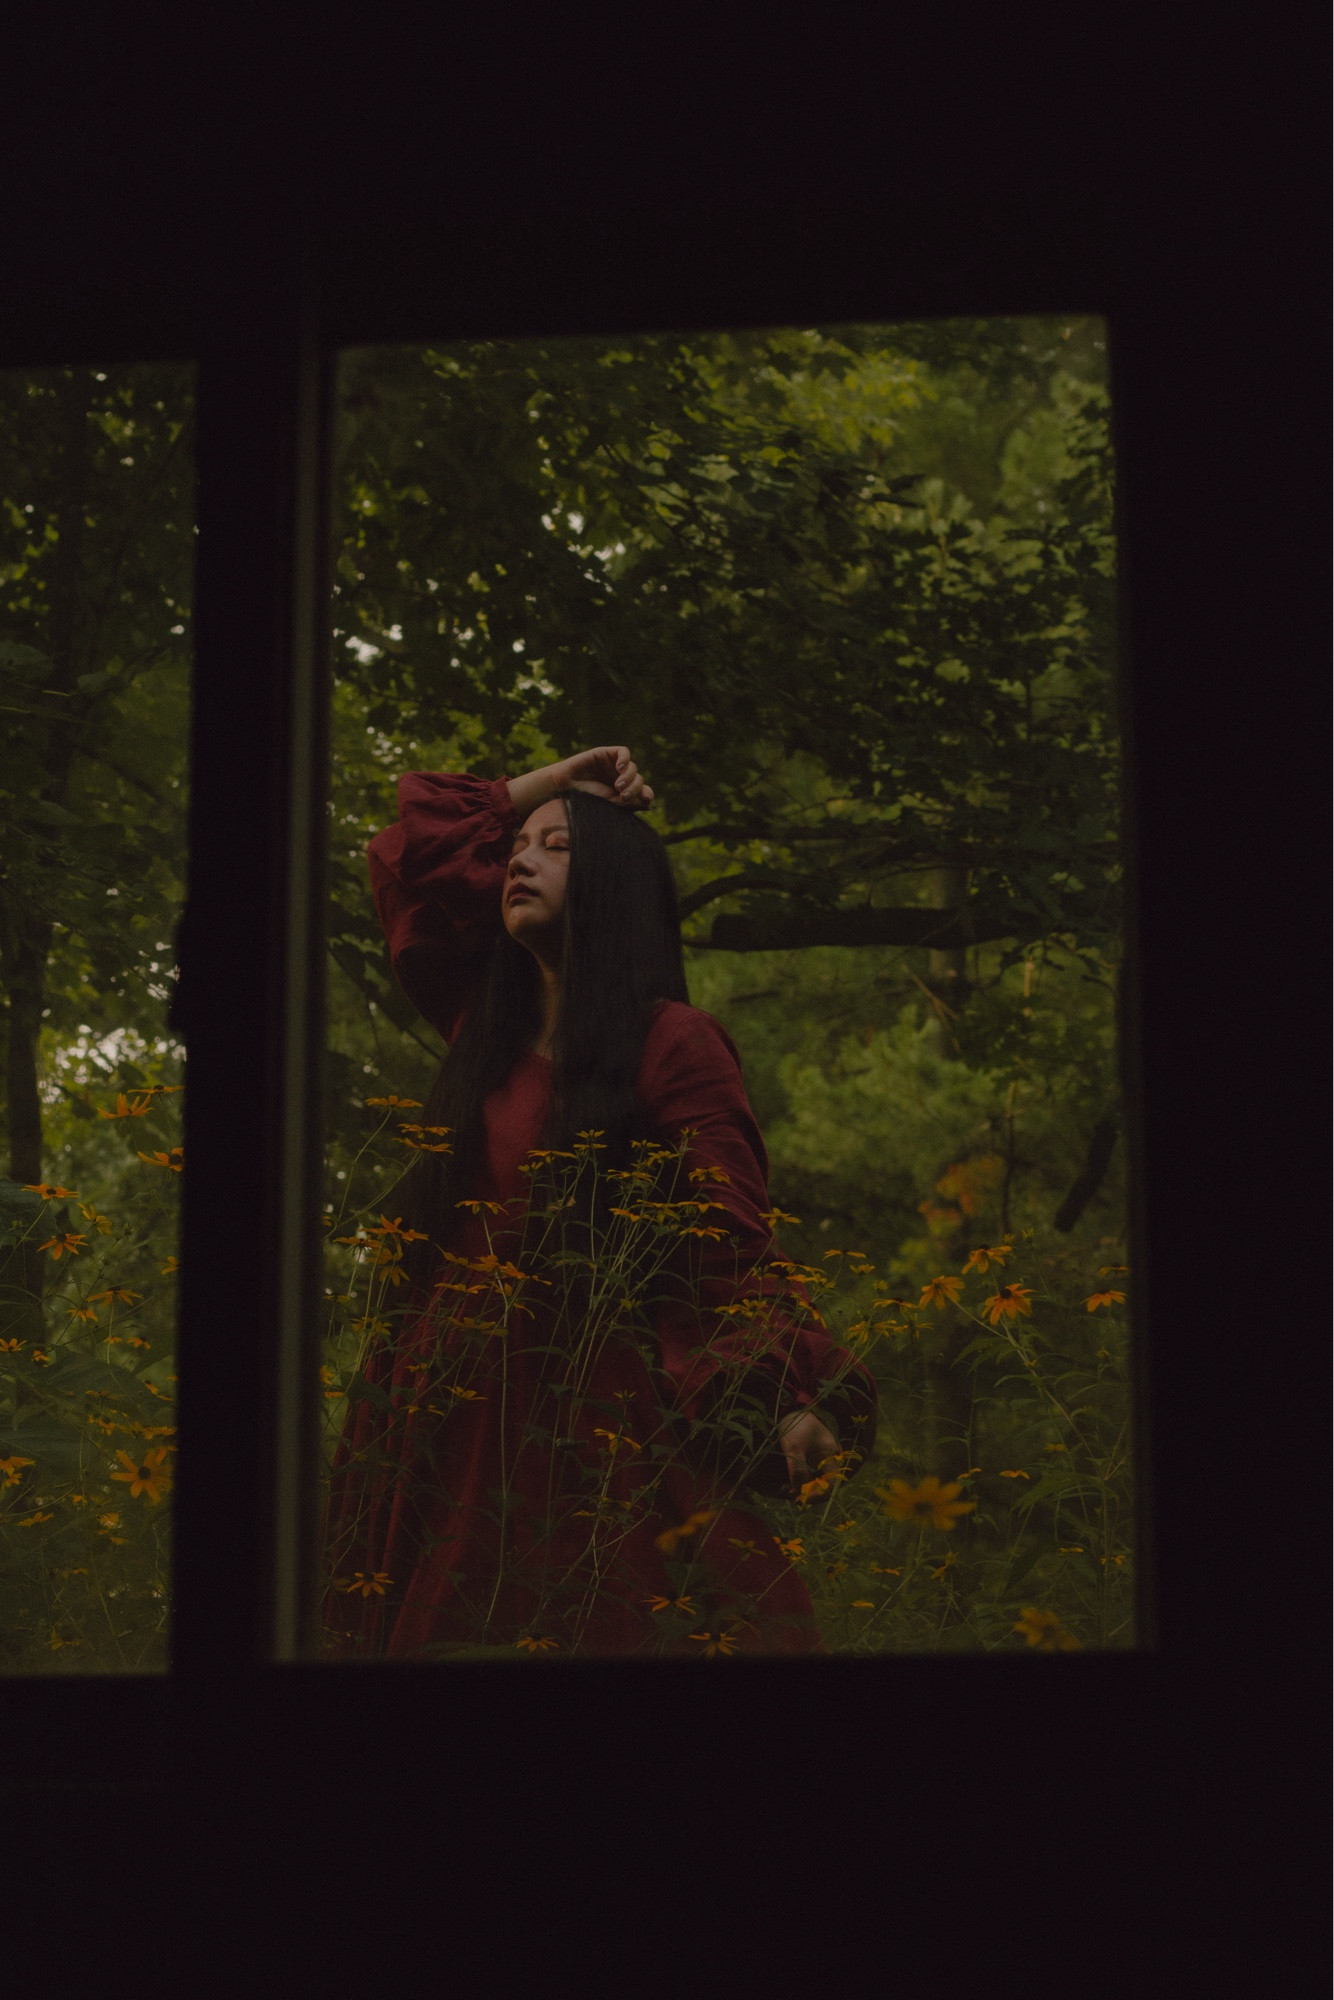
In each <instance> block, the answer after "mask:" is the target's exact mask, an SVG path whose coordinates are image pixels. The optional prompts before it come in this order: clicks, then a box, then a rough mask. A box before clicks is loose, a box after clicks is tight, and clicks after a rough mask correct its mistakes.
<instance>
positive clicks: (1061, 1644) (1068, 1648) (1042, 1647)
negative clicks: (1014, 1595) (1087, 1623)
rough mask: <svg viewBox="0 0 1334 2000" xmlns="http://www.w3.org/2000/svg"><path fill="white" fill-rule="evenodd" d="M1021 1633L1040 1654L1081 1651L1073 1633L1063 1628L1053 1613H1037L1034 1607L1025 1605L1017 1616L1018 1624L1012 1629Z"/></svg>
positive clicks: (1081, 1648)
mask: <svg viewBox="0 0 1334 2000" xmlns="http://www.w3.org/2000/svg"><path fill="white" fill-rule="evenodd" d="M1014 1630H1015V1631H1016V1632H1022V1633H1023V1635H1024V1637H1025V1639H1026V1640H1027V1641H1028V1643H1029V1645H1030V1646H1036V1647H1037V1649H1038V1651H1039V1652H1040V1653H1079V1652H1082V1651H1083V1647H1082V1646H1081V1645H1080V1642H1079V1640H1078V1639H1076V1637H1075V1635H1074V1633H1073V1632H1067V1631H1066V1629H1065V1626H1064V1625H1063V1624H1062V1623H1061V1621H1060V1619H1059V1618H1058V1616H1057V1615H1056V1613H1055V1612H1054V1611H1039V1610H1038V1608H1037V1606H1036V1605H1033V1604H1026V1605H1025V1606H1024V1608H1023V1610H1022V1611H1021V1612H1020V1614H1019V1622H1018V1624H1017V1625H1016V1626H1015V1627H1014Z"/></svg>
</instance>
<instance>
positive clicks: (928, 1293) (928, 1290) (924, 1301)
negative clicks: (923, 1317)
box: [917, 1278, 963, 1312]
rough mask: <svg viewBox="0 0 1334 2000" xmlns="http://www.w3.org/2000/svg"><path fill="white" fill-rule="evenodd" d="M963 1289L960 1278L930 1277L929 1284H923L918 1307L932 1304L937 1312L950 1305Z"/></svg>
mask: <svg viewBox="0 0 1334 2000" xmlns="http://www.w3.org/2000/svg"><path fill="white" fill-rule="evenodd" d="M962 1290H963V1279H962V1278H932V1280H931V1282H930V1284H927V1285H923V1287H922V1296H921V1298H920V1299H919V1300H918V1301H917V1304H918V1307H919V1308H920V1307H922V1306H934V1307H935V1308H936V1311H937V1312H941V1311H943V1309H944V1308H945V1307H946V1306H947V1305H952V1304H953V1303H954V1301H955V1299H957V1298H958V1296H959V1294H960V1292H961V1291H962Z"/></svg>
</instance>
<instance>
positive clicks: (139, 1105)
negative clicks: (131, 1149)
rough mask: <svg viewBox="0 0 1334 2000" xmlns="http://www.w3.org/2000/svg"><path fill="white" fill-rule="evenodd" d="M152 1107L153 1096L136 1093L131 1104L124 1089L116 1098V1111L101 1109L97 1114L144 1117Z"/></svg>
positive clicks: (117, 1116)
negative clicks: (142, 1095)
mask: <svg viewBox="0 0 1334 2000" xmlns="http://www.w3.org/2000/svg"><path fill="white" fill-rule="evenodd" d="M152 1108H153V1100H152V1098H151V1097H141V1096H139V1095H138V1094H136V1096H135V1099H134V1102H133V1104H131V1102H130V1100H129V1098H128V1097H126V1095H125V1093H124V1092H123V1091H122V1092H121V1093H120V1095H119V1096H118V1097H117V1099H116V1108H115V1110H114V1111H99V1112H98V1114H97V1115H98V1117H99V1118H142V1117H143V1116H144V1115H145V1113H146V1112H149V1111H151V1110H152ZM141 1157H142V1156H141Z"/></svg>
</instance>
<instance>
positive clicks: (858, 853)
mask: <svg viewBox="0 0 1334 2000" xmlns="http://www.w3.org/2000/svg"><path fill="white" fill-rule="evenodd" d="M339 424H340V437H339V447H340V464H339V473H338V499H339V505H340V510H341V514H340V520H339V525H338V530H337V535H338V541H337V551H336V599H335V607H334V627H335V660H336V687H335V698H334V699H335V722H334V758H333V817H332V883H333V900H332V912H331V936H330V951H331V954H332V959H333V966H332V969H331V982H332V1007H331V1037H330V1051H329V1102H328V1130H329V1153H328V1158H329V1182H328V1206H327V1222H328V1233H329V1238H330V1248H329V1258H328V1272H329V1277H328V1301H327V1303H328V1312H329V1319H328V1336H327V1351H326V1357H325V1367H324V1381H323V1385H322V1392H323V1396H324V1399H325V1407H326V1410H327V1439H326V1444H327V1451H326V1470H327V1478H328V1486H327V1493H326V1499H327V1507H328V1512H327V1516H326V1537H325V1551H326V1578H327V1584H326V1596H325V1600H324V1622H325V1628H326V1643H327V1651H328V1656H329V1657H330V1658H332V1659H347V1658H367V1657H386V1656H387V1657H390V1658H412V1659H450V1658H463V1657H479V1656H483V1657H497V1658H502V1657H503V1658H511V1659H513V1658H525V1657H527V1658H537V1657H556V1656H561V1657H568V1656H571V1655H575V1656H578V1655H584V1656H593V1655H599V1654H601V1655H611V1656H636V1657H640V1656H642V1657H651V1656H654V1655H656V1654H659V1653H666V1654H670V1655H677V1656H686V1657H699V1658H704V1659H710V1658H713V1659H721V1658H724V1657H726V1656H727V1655H729V1654H731V1653H733V1652H739V1653H746V1652H783V1653H791V1652H799V1653H800V1652H813V1651H821V1650H825V1651H830V1652H835V1653H858V1654H862V1653H882V1652H931V1651H952V1652H958V1651H993V1650H1000V1651H1011V1652H1013V1651H1018V1652H1027V1651H1029V1650H1039V1649H1040V1650H1047V1651H1051V1650H1074V1649H1078V1648H1089V1649H1106V1648H1115V1647H1125V1646H1127V1645H1130V1644H1131V1643H1133V1637H1134V1634H1133V1628H1132V1596H1131V1592H1132V1576H1131V1571H1132V1561H1131V1557H1132V1484H1131V1480H1132V1475H1131V1452H1130V1443H1131V1431H1130V1407H1129V1387H1128V1351H1127V1350H1128V1325H1127V1294H1128V1271H1127V1265H1128V1256H1127V1250H1126V1237H1125V1189H1124V1183H1123V1175H1122V1147H1121V1144H1120V1141H1119V1133H1120V1130H1121V1122H1122V1110H1121V1100H1120V1086H1119V1081H1118V1078H1119V1064H1118V1052H1117V1006H1118V985H1119V980H1120V967H1121V962H1122V945H1121V927H1122V917H1121V894H1120V882H1121V868H1120V861H1119V854H1120V846H1119V838H1120V836H1119V827H1118V817H1117V813H1118V806H1117V801H1118V785H1119V771H1118V746H1117V726H1116V688H1115V631H1114V620H1113V605H1114V549H1113V537H1112V517H1111V505H1112V465H1111V452H1110V442H1109V431H1108V388H1107V371H1106V354H1105V333H1104V328H1103V325H1102V323H1101V322H1100V321H1097V320H1094V319H1088V318H1085V319H1065V320H987V321H969V322H966V323H963V322H950V323H944V322H941V323H929V324H915V325H900V326H855V327H842V328H834V329H825V330H802V329H783V330H778V331H768V332H761V333H754V332H752V333H741V334H706V335H685V336H682V335H662V336H636V337H634V338H625V339H615V340H613V339H607V340H595V341H592V340H590V341H583V340H578V341H575V340H560V341H550V342H504V341H492V342H477V343H471V344H466V345H463V344H460V345H455V346H451V347H448V348H442V349H436V350H423V349H402V348H392V349H390V348H382V349H376V350H368V351H362V352H357V353H353V354H349V355H347V356H346V357H345V358H344V363H343V369H342V378H341V391H340V403H339ZM620 745H625V746H628V748H629V751H630V752H631V754H632V756H633V758H634V760H635V761H636V763H637V765H638V767H639V768H640V770H641V772H642V774H643V776H644V778H646V779H647V781H648V783H649V785H650V786H651V787H652V788H653V793H654V796H653V799H652V804H651V809H650V810H649V811H648V812H647V813H646V814H645V815H643V816H642V817H636V816H635V815H634V814H633V813H629V814H628V813H627V812H626V810H625V807H624V805H621V806H617V805H615V804H612V803H609V802H608V801H607V800H606V799H605V798H602V797H599V796H598V788H599V787H601V788H602V790H603V791H605V789H606V787H607V785H608V784H609V782H610V781H612V780H614V779H615V778H616V775H617V768H618V767H617V764H616V760H615V757H614V756H613V755H611V754H610V753H609V754H607V755H604V756H602V757H601V758H599V757H596V756H590V757H589V758H587V759H585V761H584V762H582V763H581V764H579V765H577V766H576V767H574V768H573V769H571V768H570V767H564V768H563V770H562V772H561V773H558V774H557V777H556V778H554V779H552V778H549V777H548V778H544V777H542V776H541V775H531V776H530V775H525V774H540V773H541V772H542V771H543V770H544V768H545V767H547V766H549V765H552V764H555V763H558V762H560V761H561V760H564V759H568V758H570V757H571V756H572V755H575V754H576V753H579V752H583V751H590V750H593V749H595V748H596V747H597V746H620ZM413 774H415V775H413ZM507 780H514V781H516V782H515V784H514V786H513V787H511V786H510V785H509V784H508V783H507V782H506V781H507ZM400 781H403V782H402V783H401V784H400ZM571 781H574V782H576V783H579V784H583V785H585V786H592V787H593V789H592V790H591V791H590V790H587V789H586V790H583V791H576V792H575V793H574V794H573V796H572V798H571V797H570V795H569V794H568V792H566V794H565V795H564V796H563V797H562V796H559V795H558V796H555V797H553V795H552V794H553V787H554V786H555V785H556V784H558V783H559V784H563V785H565V786H568V785H569V783H570V782H571ZM646 799H647V795H645V799H644V800H642V801H640V802H641V803H645V802H646ZM567 801H568V803H567ZM646 826H647V827H651V828H652V829H654V831H655V834H656V839H652V838H649V837H648V835H647V834H646V832H645V827H646ZM372 841H373V842H374V846H373V849H372V857H371V872H370V875H369V877H368V868H367V846H368V843H371V842H372ZM664 874H669V876H670V879H671V880H672V881H673V882H674V885H675V894H676V897H677V899H678V907H679V915H680V919H681V922H682V925H683V933H684V940H685V947H684V983H682V978H681V970H680V961H679V960H677V959H675V958H674V951H675V946H674V939H673V925H672V921H671V917H670V912H669V910H668V906H667V900H666V897H665V892H664V889H663V878H664ZM372 889H374V896H373V895H372ZM516 891H517V893H516ZM505 897H509V899H510V900H507V901H504V902H503V903H502V899H503V898H505ZM447 1049H448V1055H447V1056H446V1050H447ZM738 1058H739V1065H740V1067H739V1068H738ZM442 1059H443V1066H442Z"/></svg>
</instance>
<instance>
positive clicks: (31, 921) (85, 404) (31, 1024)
mask: <svg viewBox="0 0 1334 2000" xmlns="http://www.w3.org/2000/svg"><path fill="white" fill-rule="evenodd" d="M91 390H92V377H91V375H90V374H89V372H88V370H87V369H85V368H73V369H70V370H69V371H68V373H67V374H66V376H65V380H64V383H63V384H62V387H61V432H62V435H61V455H60V468H59V475H58V477H59V491H58V501H57V510H56V518H57V543H56V553H55V561H54V564H53V567H52V578H51V600H50V603H51V609H50V622H49V625H48V628H47V630H48V646H49V650H50V654H51V658H52V661H53V663H54V667H55V672H54V675H53V676H52V683H51V684H52V686H53V687H54V688H57V689H59V690H61V691H62V692H63V693H66V694H70V693H72V692H73V690H74V688H75V686H76V684H77V682H78V677H79V673H80V671H81V668H82V662H81V660H80V657H79V634H80V624H81V614H82V609H83V581H84V574H83V573H84V543H85V540H86V533H87V520H86V515H87V507H88V473H89V465H90V451H89V437H88V411H89V406H90V399H91ZM52 736H53V740H52V742H51V745H50V755H49V757H48V760H47V777H46V782H45V784H44V785H43V786H42V796H43V797H44V798H46V799H48V800H52V801H54V802H55V803H58V804H61V803H64V800H63V794H64V791H65V789H66V780H67V778H68V774H69V767H70V761H71V756H72V748H73V745H72V739H71V738H70V737H69V736H68V735H65V734H63V732H61V731H60V729H59V726H58V725H57V727H56V729H55V730H53V732H52ZM39 900H40V892H39ZM52 934H53V925H52V921H51V917H50V913H49V909H48V908H45V907H38V908H34V907H33V905H32V903H31V902H27V901H26V899H25V900H23V901H16V900H15V899H14V898H13V896H12V892H11V894H10V896H8V897H6V901H5V908H4V910H3V935H2V936H0V974H2V976H3V979H4V985H5V997H6V1002H7V1006H6V1015H7V1020H6V1026H7V1030H8V1037H7V1048H6V1055H5V1079H6V1086H7V1106H6V1110H7V1119H8V1126H9V1173H10V1178H11V1179H12V1180H15V1181H18V1182H19V1183H20V1184H21V1185H23V1186H31V1185H33V1184H35V1183H36V1182H39V1181H40V1180H41V1178H42V1099H41V1092H40V1090H39V1089H38V1055H39V1049H40V1042H41V1033H42V1010H43V1007H44V1006H45V1004H46V966H47V960H48V958H49V956H50V952H51V940H52ZM43 1278H44V1271H43V1263H42V1258H41V1255H40V1253H39V1252H38V1250H37V1247H36V1245H35V1243H34V1244H28V1245H26V1246H25V1247H24V1249H23V1250H22V1251H20V1252H19V1253H17V1254H16V1255H15V1257H14V1259H13V1260H12V1263H11V1264H10V1267H9V1268H7V1269H6V1271H5V1272H4V1277H3V1281H4V1283H5V1285H6V1286H17V1287H19V1288H21V1290H22V1291H25V1292H26V1293H27V1295H28V1298H29V1300H30V1301H32V1302H33V1303H34V1304H36V1303H38V1302H40V1300H41V1296H42V1290H43ZM11 1296H12V1294H11Z"/></svg>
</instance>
